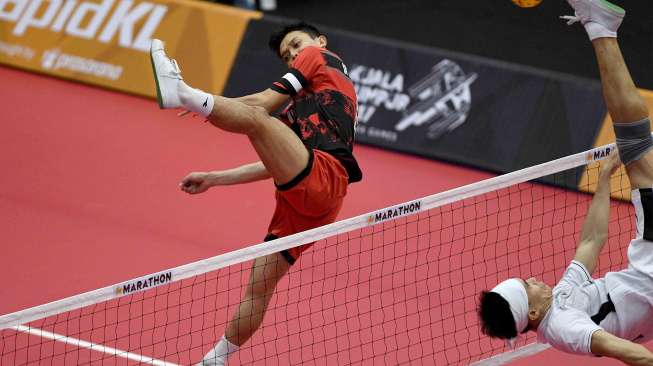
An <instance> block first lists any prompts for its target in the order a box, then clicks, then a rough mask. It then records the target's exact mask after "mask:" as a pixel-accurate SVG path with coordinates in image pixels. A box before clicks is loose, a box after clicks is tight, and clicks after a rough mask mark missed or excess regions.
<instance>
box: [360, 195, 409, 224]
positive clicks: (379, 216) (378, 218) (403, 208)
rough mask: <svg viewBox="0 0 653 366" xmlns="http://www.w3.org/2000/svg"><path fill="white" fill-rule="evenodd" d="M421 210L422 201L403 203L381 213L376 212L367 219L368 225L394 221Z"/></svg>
mask: <svg viewBox="0 0 653 366" xmlns="http://www.w3.org/2000/svg"><path fill="white" fill-rule="evenodd" d="M421 210H422V201H414V202H409V203H405V204H403V205H399V206H395V207H391V208H388V209H386V210H383V211H378V212H376V213H374V214H372V215H370V216H369V217H368V218H367V223H368V224H378V223H379V222H383V221H388V220H392V219H396V218H398V217H402V216H407V215H410V214H413V213H415V212H419V211H421Z"/></svg>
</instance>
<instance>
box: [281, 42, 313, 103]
mask: <svg viewBox="0 0 653 366" xmlns="http://www.w3.org/2000/svg"><path fill="white" fill-rule="evenodd" d="M323 65H324V58H323V57H322V54H321V52H320V48H318V47H306V48H305V49H304V50H302V52H301V53H300V54H299V55H297V58H296V59H295V61H294V62H293V64H292V67H291V69H290V71H289V72H288V73H287V74H285V75H284V76H282V77H281V79H279V81H276V82H274V83H273V84H272V86H271V87H270V89H272V90H274V91H276V92H278V93H281V94H287V95H291V96H294V95H296V94H297V93H299V92H300V91H301V90H302V89H304V88H306V87H307V86H309V85H310V81H311V79H312V78H313V77H314V76H315V74H316V73H317V72H318V70H319V69H320V67H322V66H323Z"/></svg>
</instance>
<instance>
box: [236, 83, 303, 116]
mask: <svg viewBox="0 0 653 366" xmlns="http://www.w3.org/2000/svg"><path fill="white" fill-rule="evenodd" d="M234 99H236V100H237V101H239V102H242V103H245V104H247V105H249V106H252V107H263V108H265V110H266V111H267V112H268V113H272V112H274V111H276V110H278V109H279V108H280V107H281V106H282V105H284V104H285V103H286V102H288V100H289V99H290V95H288V94H282V93H279V92H277V91H274V90H272V89H271V88H268V89H265V90H263V91H262V92H259V93H255V94H250V95H246V96H244V97H240V98H234Z"/></svg>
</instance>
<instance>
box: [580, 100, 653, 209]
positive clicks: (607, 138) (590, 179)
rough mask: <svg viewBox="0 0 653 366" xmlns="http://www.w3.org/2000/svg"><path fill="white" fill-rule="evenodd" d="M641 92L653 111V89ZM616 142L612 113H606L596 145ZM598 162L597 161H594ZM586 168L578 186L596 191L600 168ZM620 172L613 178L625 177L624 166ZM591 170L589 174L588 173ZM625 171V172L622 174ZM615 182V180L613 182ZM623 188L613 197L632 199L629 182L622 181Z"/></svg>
mask: <svg viewBox="0 0 653 366" xmlns="http://www.w3.org/2000/svg"><path fill="white" fill-rule="evenodd" d="M639 92H640V93H641V94H642V96H643V97H644V100H645V101H646V104H648V109H649V111H653V91H650V90H643V89H640V90H639ZM613 142H615V136H614V131H613V130H612V119H611V118H610V115H609V114H608V115H606V116H605V118H604V120H603V125H602V126H601V130H600V131H599V134H598V136H597V137H596V141H595V142H594V147H599V146H603V145H606V144H610V143H613ZM593 164H596V163H593ZM592 166H594V165H589V166H588V168H591V167H592ZM588 168H586V169H585V172H584V173H583V176H582V178H581V180H580V182H579V184H578V188H579V189H580V190H581V191H584V192H594V191H596V181H597V178H598V169H588ZM620 169H621V170H620V172H619V173H618V174H615V175H614V176H613V177H612V179H613V180H615V179H619V178H618V177H620V176H621V177H625V176H626V175H625V172H624V167H623V166H622V167H621V168H620ZM588 171H589V174H588ZM622 173H623V174H622ZM613 183H614V182H613ZM620 186H622V187H623V188H622V190H621V191H620V192H613V193H612V197H613V198H617V199H623V200H628V201H629V200H630V185H629V182H627V181H626V182H621V183H620Z"/></svg>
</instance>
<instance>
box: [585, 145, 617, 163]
mask: <svg viewBox="0 0 653 366" xmlns="http://www.w3.org/2000/svg"><path fill="white" fill-rule="evenodd" d="M612 150H613V148H612V147H610V146H607V147H604V148H601V149H596V150H594V151H590V152H589V153H588V154H587V161H598V160H602V159H605V158H607V157H608V156H610V152H612Z"/></svg>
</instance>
